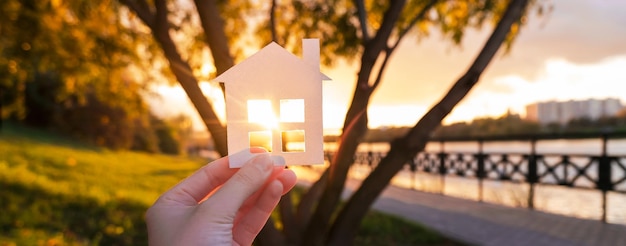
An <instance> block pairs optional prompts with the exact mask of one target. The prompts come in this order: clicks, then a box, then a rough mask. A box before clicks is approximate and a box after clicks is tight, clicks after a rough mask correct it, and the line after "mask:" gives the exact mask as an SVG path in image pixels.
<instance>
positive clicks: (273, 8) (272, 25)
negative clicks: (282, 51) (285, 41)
mask: <svg viewBox="0 0 626 246" xmlns="http://www.w3.org/2000/svg"><path fill="white" fill-rule="evenodd" d="M271 1H272V5H271V6H270V13H269V15H270V31H271V32H272V41H274V42H276V43H279V42H278V35H277V34H276V0H271ZM279 44H280V43H279Z"/></svg>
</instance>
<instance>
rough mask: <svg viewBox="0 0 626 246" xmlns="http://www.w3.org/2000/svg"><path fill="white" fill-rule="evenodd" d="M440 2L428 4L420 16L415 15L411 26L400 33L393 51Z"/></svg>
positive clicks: (436, 0) (433, 0) (433, 1)
mask: <svg viewBox="0 0 626 246" xmlns="http://www.w3.org/2000/svg"><path fill="white" fill-rule="evenodd" d="M437 2H438V0H431V1H430V2H428V3H427V4H426V6H424V8H423V9H422V11H420V12H419V14H417V15H415V16H414V17H413V19H411V21H409V24H408V25H407V26H406V27H404V29H402V30H401V31H400V32H399V33H398V39H397V40H396V42H395V43H394V44H393V46H391V49H392V50H395V49H396V47H397V46H398V44H400V41H402V38H404V36H406V34H407V33H409V31H410V30H411V28H413V26H415V24H417V22H418V21H420V20H422V19H424V16H426V13H428V10H430V9H431V8H432V7H433V6H435V4H436V3H437Z"/></svg>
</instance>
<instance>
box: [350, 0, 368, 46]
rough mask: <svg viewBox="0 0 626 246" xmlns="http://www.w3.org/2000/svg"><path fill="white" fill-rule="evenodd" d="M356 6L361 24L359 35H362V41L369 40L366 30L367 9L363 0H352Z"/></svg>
mask: <svg viewBox="0 0 626 246" xmlns="http://www.w3.org/2000/svg"><path fill="white" fill-rule="evenodd" d="M354 5H355V6H356V13H357V15H358V16H359V24H360V26H361V35H362V37H363V43H364V44H365V43H367V42H368V41H369V40H370V34H369V31H368V30H367V11H366V10H365V3H364V2H363V0H354Z"/></svg>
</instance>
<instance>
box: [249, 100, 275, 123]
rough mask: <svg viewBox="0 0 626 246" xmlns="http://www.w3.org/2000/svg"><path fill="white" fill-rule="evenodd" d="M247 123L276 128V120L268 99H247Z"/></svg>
mask: <svg viewBox="0 0 626 246" xmlns="http://www.w3.org/2000/svg"><path fill="white" fill-rule="evenodd" d="M248 123H257V124H260V125H262V126H264V127H266V128H276V127H277V126H278V122H277V121H276V116H275V115H274V110H272V102H271V101H270V100H248Z"/></svg>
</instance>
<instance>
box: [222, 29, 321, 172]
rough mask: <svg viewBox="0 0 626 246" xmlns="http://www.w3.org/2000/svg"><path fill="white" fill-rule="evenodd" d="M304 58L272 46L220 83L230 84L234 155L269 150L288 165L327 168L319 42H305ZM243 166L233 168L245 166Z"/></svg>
mask: <svg viewBox="0 0 626 246" xmlns="http://www.w3.org/2000/svg"><path fill="white" fill-rule="evenodd" d="M302 45H303V47H302V50H303V52H302V59H299V58H298V57H296V56H295V55H293V54H292V53H290V52H288V51H287V50H285V49H284V48H282V47H281V46H279V45H278V44H276V43H274V42H272V43H270V44H269V45H267V46H265V47H264V48H263V49H261V50H260V51H258V52H257V53H256V54H254V55H252V56H251V57H249V58H248V59H246V60H244V61H243V62H241V63H239V64H237V65H236V66H234V67H232V68H230V69H229V70H228V71H226V72H224V73H223V74H221V75H220V76H218V77H217V78H215V81H219V82H224V84H225V93H226V95H225V96H226V120H227V134H228V136H227V138H228V153H229V155H232V154H234V153H237V152H240V151H242V150H245V149H247V148H251V147H263V148H265V149H267V150H268V151H270V152H271V155H272V156H273V157H278V156H281V157H282V158H284V161H285V162H286V164H287V165H309V164H322V163H323V162H324V151H323V135H322V128H323V126H322V80H330V79H329V78H328V77H327V76H326V75H324V74H322V73H321V72H320V48H319V40H317V39H304V40H303V41H302ZM242 164H243V163H232V159H231V167H239V166H240V165H242Z"/></svg>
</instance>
